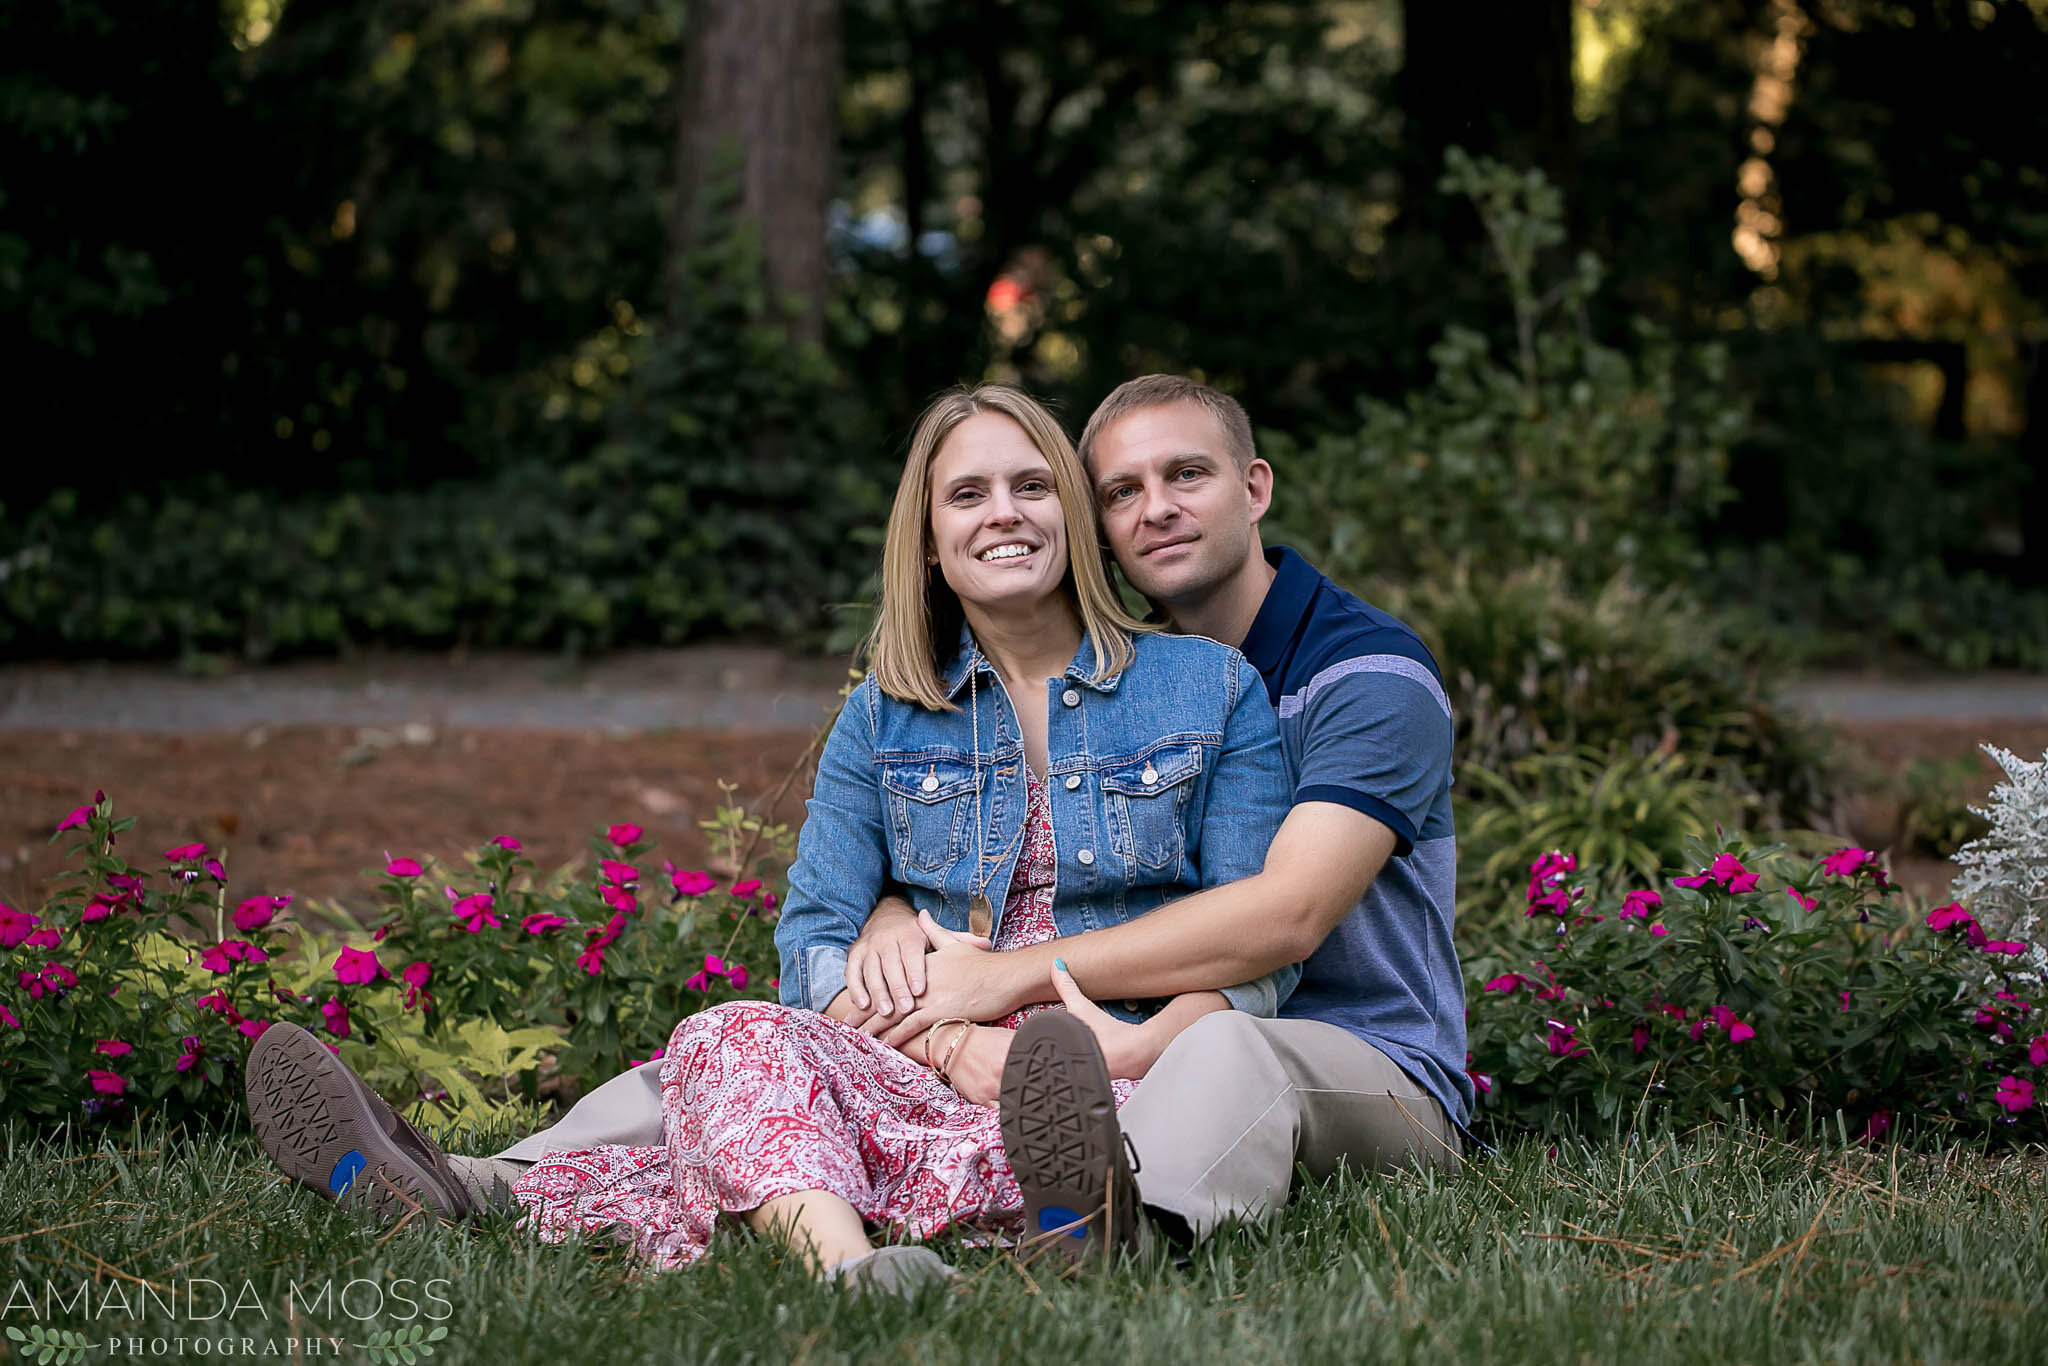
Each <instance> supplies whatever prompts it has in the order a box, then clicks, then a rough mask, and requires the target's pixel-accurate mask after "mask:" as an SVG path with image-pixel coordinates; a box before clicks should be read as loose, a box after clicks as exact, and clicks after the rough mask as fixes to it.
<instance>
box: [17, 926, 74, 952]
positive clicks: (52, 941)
mask: <svg viewBox="0 0 2048 1366" xmlns="http://www.w3.org/2000/svg"><path fill="white" fill-rule="evenodd" d="M21 942H22V943H23V944H24V945H26V946H27V947H29V948H32V949H54V948H56V947H57V946H58V945H59V944H61V943H63V942H64V931H63V930H62V929H60V928H58V927H57V926H55V925H45V926H43V927H42V928H41V929H40V930H37V931H36V932H35V933H33V934H31V935H30V936H29V937H28V938H26V939H24V940H22V941H21Z"/></svg>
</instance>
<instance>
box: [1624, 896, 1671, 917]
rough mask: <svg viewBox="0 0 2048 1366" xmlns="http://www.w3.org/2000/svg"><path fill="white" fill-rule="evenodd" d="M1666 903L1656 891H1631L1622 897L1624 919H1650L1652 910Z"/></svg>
mask: <svg viewBox="0 0 2048 1366" xmlns="http://www.w3.org/2000/svg"><path fill="white" fill-rule="evenodd" d="M1663 904H1664V898H1663V897H1661V896H1659V895H1657V893H1655V892H1650V891H1642V892H1630V893H1629V894H1628V895H1627V896H1625V897H1623V898H1622V899H1621V918H1622V919H1623V920H1648V919H1649V918H1650V912H1651V911H1654V910H1656V909H1657V908H1658V907H1659V906H1662V905H1663Z"/></svg>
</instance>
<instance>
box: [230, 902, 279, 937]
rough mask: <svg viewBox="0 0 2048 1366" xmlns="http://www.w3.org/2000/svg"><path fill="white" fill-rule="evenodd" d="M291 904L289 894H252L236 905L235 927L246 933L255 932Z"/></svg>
mask: <svg viewBox="0 0 2048 1366" xmlns="http://www.w3.org/2000/svg"><path fill="white" fill-rule="evenodd" d="M291 904H292V899H291V897H289V896H252V897H250V898H249V899H248V900H247V901H244V902H243V903H242V904H241V905H239V906H237V907H235V917H234V919H235V928H236V929H238V930H240V931H241V932H242V933H244V934H254V933H255V932H256V931H257V930H260V929H262V928H263V927H264V926H265V925H268V924H269V923H270V922H271V920H272V919H273V918H274V917H275V916H276V915H277V913H278V912H279V911H281V910H283V909H284V908H285V907H287V906H289V905H291Z"/></svg>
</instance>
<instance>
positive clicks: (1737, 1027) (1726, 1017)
mask: <svg viewBox="0 0 2048 1366" xmlns="http://www.w3.org/2000/svg"><path fill="white" fill-rule="evenodd" d="M1708 1013H1709V1014H1710V1015H1711V1016H1712V1017H1713V1020H1714V1023H1715V1024H1717V1025H1719V1026H1721V1028H1723V1029H1725V1030H1727V1031H1728V1042H1730V1043H1743V1042H1746V1041H1747V1040H1750V1039H1754V1038H1755V1037H1756V1031H1755V1030H1754V1029H1751V1028H1750V1027H1749V1026H1748V1025H1746V1024H1744V1023H1743V1022H1742V1021H1741V1020H1739V1019H1737V1018H1736V1015H1735V1012H1734V1011H1732V1010H1730V1009H1729V1008H1728V1007H1727V1006H1715V1007H1714V1008H1713V1010H1711V1011H1709V1012H1708Z"/></svg>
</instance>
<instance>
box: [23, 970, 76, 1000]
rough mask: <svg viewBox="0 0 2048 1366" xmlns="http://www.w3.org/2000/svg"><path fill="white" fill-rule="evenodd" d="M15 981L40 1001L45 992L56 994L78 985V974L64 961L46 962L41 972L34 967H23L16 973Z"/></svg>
mask: <svg viewBox="0 0 2048 1366" xmlns="http://www.w3.org/2000/svg"><path fill="white" fill-rule="evenodd" d="M15 981H16V983H17V984H19V986H20V987H21V989H22V990H23V991H26V992H27V993H28V998H29V999H30V1000H31V1001H40V1000H42V999H43V996H44V995H45V993H47V994H49V995H53V996H54V995H56V994H57V993H58V992H60V991H68V990H70V989H71V988H72V987H75V986H77V985H78V974H77V973H75V972H73V971H72V970H71V969H70V968H67V967H65V966H64V965H63V964H62V963H45V964H43V967H42V971H40V972H38V971H36V970H35V969H33V968H23V969H22V970H21V971H20V972H19V973H18V974H16V976H15Z"/></svg>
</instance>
